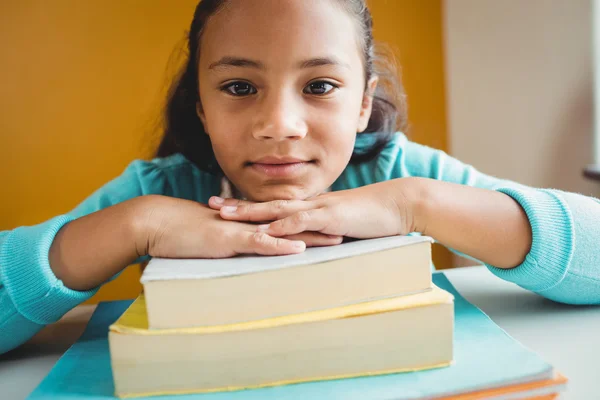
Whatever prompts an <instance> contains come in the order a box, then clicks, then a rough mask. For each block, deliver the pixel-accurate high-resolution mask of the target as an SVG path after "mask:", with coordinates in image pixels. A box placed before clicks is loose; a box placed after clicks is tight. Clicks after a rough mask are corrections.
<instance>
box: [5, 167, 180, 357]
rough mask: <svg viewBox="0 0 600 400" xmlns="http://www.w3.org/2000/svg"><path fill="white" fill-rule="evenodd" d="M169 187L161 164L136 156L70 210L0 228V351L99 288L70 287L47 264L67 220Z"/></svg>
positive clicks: (32, 332) (15, 343) (25, 338)
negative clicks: (39, 220) (35, 221)
mask: <svg viewBox="0 0 600 400" xmlns="http://www.w3.org/2000/svg"><path fill="white" fill-rule="evenodd" d="M168 191H169V187H168V182H167V180H166V179H165V177H164V174H163V172H162V170H161V168H159V167H158V166H157V165H155V164H154V163H152V162H146V161H140V160H138V161H134V162H132V163H131V164H130V165H129V166H128V167H127V168H126V169H125V171H124V172H123V174H122V175H120V176H119V177H117V178H116V179H114V180H112V181H110V182H109V183H107V184H106V185H104V186H103V187H102V188H100V189H99V190H97V191H96V192H95V193H93V194H92V195H91V196H89V197H88V198H87V199H85V200H84V201H83V202H82V203H81V204H79V205H78V206H77V207H76V208H75V209H74V210H72V211H71V212H69V213H67V214H65V215H60V216H57V217H55V218H52V219H50V220H49V221H46V222H43V223H41V224H38V225H34V226H22V227H18V228H16V229H13V230H10V231H2V232H0V354H1V353H4V352H6V351H8V350H11V349H13V348H15V347H17V346H18V345H20V344H21V343H23V342H25V341H26V340H28V339H29V338H30V337H32V336H33V335H34V334H35V333H37V332H38V331H39V330H40V329H41V328H42V327H44V326H45V325H46V324H50V323H53V322H56V321H57V320H58V319H60V318H61V317H62V316H63V315H64V314H65V313H66V312H67V311H69V310H70V309H72V308H73V307H75V306H76V305H78V304H80V303H81V302H83V301H85V300H87V299H88V298H90V297H91V296H92V295H93V294H94V293H96V292H97V290H98V288H96V289H92V290H88V291H76V290H72V289H69V288H68V287H66V286H65V285H63V283H62V282H61V281H60V280H59V279H57V278H56V276H55V275H54V273H53V272H52V269H51V268H50V264H49V260H48V252H49V249H50V246H51V244H52V241H53V240H54V237H55V235H56V234H57V232H58V231H59V230H60V229H61V228H62V227H63V226H64V225H65V224H67V223H69V222H70V221H73V220H74V219H76V218H79V217H81V216H84V215H87V214H90V213H92V212H95V211H98V210H101V209H103V208H106V207H109V206H111V205H113V204H117V203H119V202H122V201H125V200H128V199H131V198H133V197H136V196H141V195H146V194H166V192H168ZM82 267H84V266H82Z"/></svg>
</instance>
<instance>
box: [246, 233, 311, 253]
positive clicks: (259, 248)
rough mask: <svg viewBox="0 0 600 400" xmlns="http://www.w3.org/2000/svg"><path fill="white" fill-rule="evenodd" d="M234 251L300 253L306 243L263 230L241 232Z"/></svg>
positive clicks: (304, 248)
mask: <svg viewBox="0 0 600 400" xmlns="http://www.w3.org/2000/svg"><path fill="white" fill-rule="evenodd" d="M236 242H237V243H238V246H237V248H236V249H235V252H236V253H238V254H261V255H266V256H276V255H285V254H296V253H302V252H303V251H304V250H306V244H305V243H304V242H302V241H300V240H288V239H284V238H276V237H273V236H270V235H267V234H266V233H264V232H241V235H240V238H239V240H237V241H236Z"/></svg>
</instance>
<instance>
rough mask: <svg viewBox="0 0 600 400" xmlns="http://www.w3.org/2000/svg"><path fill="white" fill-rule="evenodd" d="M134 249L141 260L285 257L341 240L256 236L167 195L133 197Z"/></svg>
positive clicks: (248, 226) (252, 228)
mask: <svg viewBox="0 0 600 400" xmlns="http://www.w3.org/2000/svg"><path fill="white" fill-rule="evenodd" d="M137 200H138V201H140V205H139V208H138V211H139V212H136V213H135V214H136V221H135V222H134V225H135V226H136V229H135V232H136V249H137V252H138V254H139V255H140V256H142V255H150V256H152V257H164V258H226V257H232V256H235V255H238V254H261V255H285V254H295V253H301V252H303V251H304V250H305V248H306V247H307V246H308V247H310V246H329V245H336V244H340V243H341V242H342V239H343V238H342V237H340V236H328V235H324V234H321V233H317V232H305V233H302V234H298V235H294V236H289V237H283V238H276V237H272V236H269V235H267V234H265V233H262V232H256V224H253V223H246V222H237V221H227V220H224V219H222V218H221V217H220V215H219V211H218V210H213V209H211V208H209V207H208V206H207V205H204V204H201V203H198V202H195V201H190V200H184V199H177V198H172V197H167V196H159V195H150V196H143V197H139V198H137Z"/></svg>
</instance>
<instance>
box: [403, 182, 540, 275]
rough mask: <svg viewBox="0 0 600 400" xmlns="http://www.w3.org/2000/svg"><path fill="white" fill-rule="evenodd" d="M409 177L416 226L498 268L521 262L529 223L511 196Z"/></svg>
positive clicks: (528, 238) (526, 248) (527, 245)
mask: <svg viewBox="0 0 600 400" xmlns="http://www.w3.org/2000/svg"><path fill="white" fill-rule="evenodd" d="M410 180H411V182H410V183H409V186H410V187H411V189H410V193H411V194H410V195H409V197H410V198H411V199H412V201H411V202H412V203H414V205H415V206H414V210H415V211H414V221H415V222H414V230H415V231H418V232H421V233H423V234H425V235H428V236H431V237H433V238H434V239H436V240H437V241H438V242H440V243H442V244H443V245H445V246H447V247H450V248H453V249H455V250H457V251H459V252H462V253H464V254H467V255H469V256H471V257H474V258H476V259H478V260H481V261H482V262H485V263H488V264H491V265H494V266H496V267H498V268H512V267H515V266H517V265H519V264H521V263H522V262H523V260H524V259H525V256H526V255H527V254H528V252H529V250H530V248H531V242H532V234H531V226H530V223H529V220H528V219H527V215H526V214H525V211H524V210H523V209H522V208H521V206H520V205H519V204H518V203H517V202H516V201H515V200H514V199H512V198H511V197H509V196H508V195H505V194H503V193H500V192H495V191H492V190H487V189H479V188H474V187H470V186H465V185H459V184H454V183H448V182H443V181H438V180H433V179H425V178H410ZM403 195H404V194H403Z"/></svg>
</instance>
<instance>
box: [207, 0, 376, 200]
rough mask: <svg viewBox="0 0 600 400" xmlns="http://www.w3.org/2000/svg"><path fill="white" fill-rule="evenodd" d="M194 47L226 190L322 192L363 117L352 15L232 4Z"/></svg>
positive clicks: (285, 195)
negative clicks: (228, 186) (227, 184)
mask: <svg viewBox="0 0 600 400" xmlns="http://www.w3.org/2000/svg"><path fill="white" fill-rule="evenodd" d="M200 49H201V51H200V60H199V67H198V70H199V86H200V88H199V89H200V99H201V104H199V105H198V115H199V117H200V118H201V120H202V122H203V124H204V127H205V130H206V131H207V133H208V135H209V136H210V139H211V141H212V145H213V150H214V153H215V156H216V158H217V161H218V162H219V165H220V166H221V168H222V170H223V172H224V173H225V175H226V176H227V177H228V178H229V180H230V181H231V182H232V184H233V185H235V187H236V188H237V189H239V190H240V191H241V193H242V194H243V195H244V196H245V197H247V198H248V199H251V200H255V201H269V200H275V199H306V198H309V197H312V196H316V195H318V194H320V193H322V192H323V191H324V190H326V189H327V188H328V187H329V186H330V185H331V184H332V183H333V182H334V181H335V180H336V179H337V178H338V177H339V176H340V174H341V173H342V171H343V170H344V168H345V167H346V165H347V164H348V161H349V159H350V156H351V155H352V150H353V147H354V140H355V137H356V133H357V132H360V131H362V130H364V129H365V128H366V126H367V123H368V120H369V117H370V113H371V98H370V97H368V96H366V95H365V90H364V89H365V81H364V66H363V61H362V60H363V58H362V55H361V48H360V45H359V40H358V34H357V26H356V23H355V21H354V20H353V19H352V18H351V16H349V15H348V14H347V13H346V11H344V10H343V9H342V8H341V7H340V6H339V5H337V4H336V1H324V0H230V1H229V2H228V3H227V5H226V6H225V8H224V9H223V10H221V11H220V12H218V13H217V14H215V15H214V16H213V17H211V18H210V19H209V21H208V23H207V24H206V27H205V30H204V33H203V35H202V39H201V42H200ZM375 85H376V80H375V79H373V80H372V81H371V82H370V83H369V86H370V90H369V92H371V90H374V89H375ZM371 93H372V92H371Z"/></svg>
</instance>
